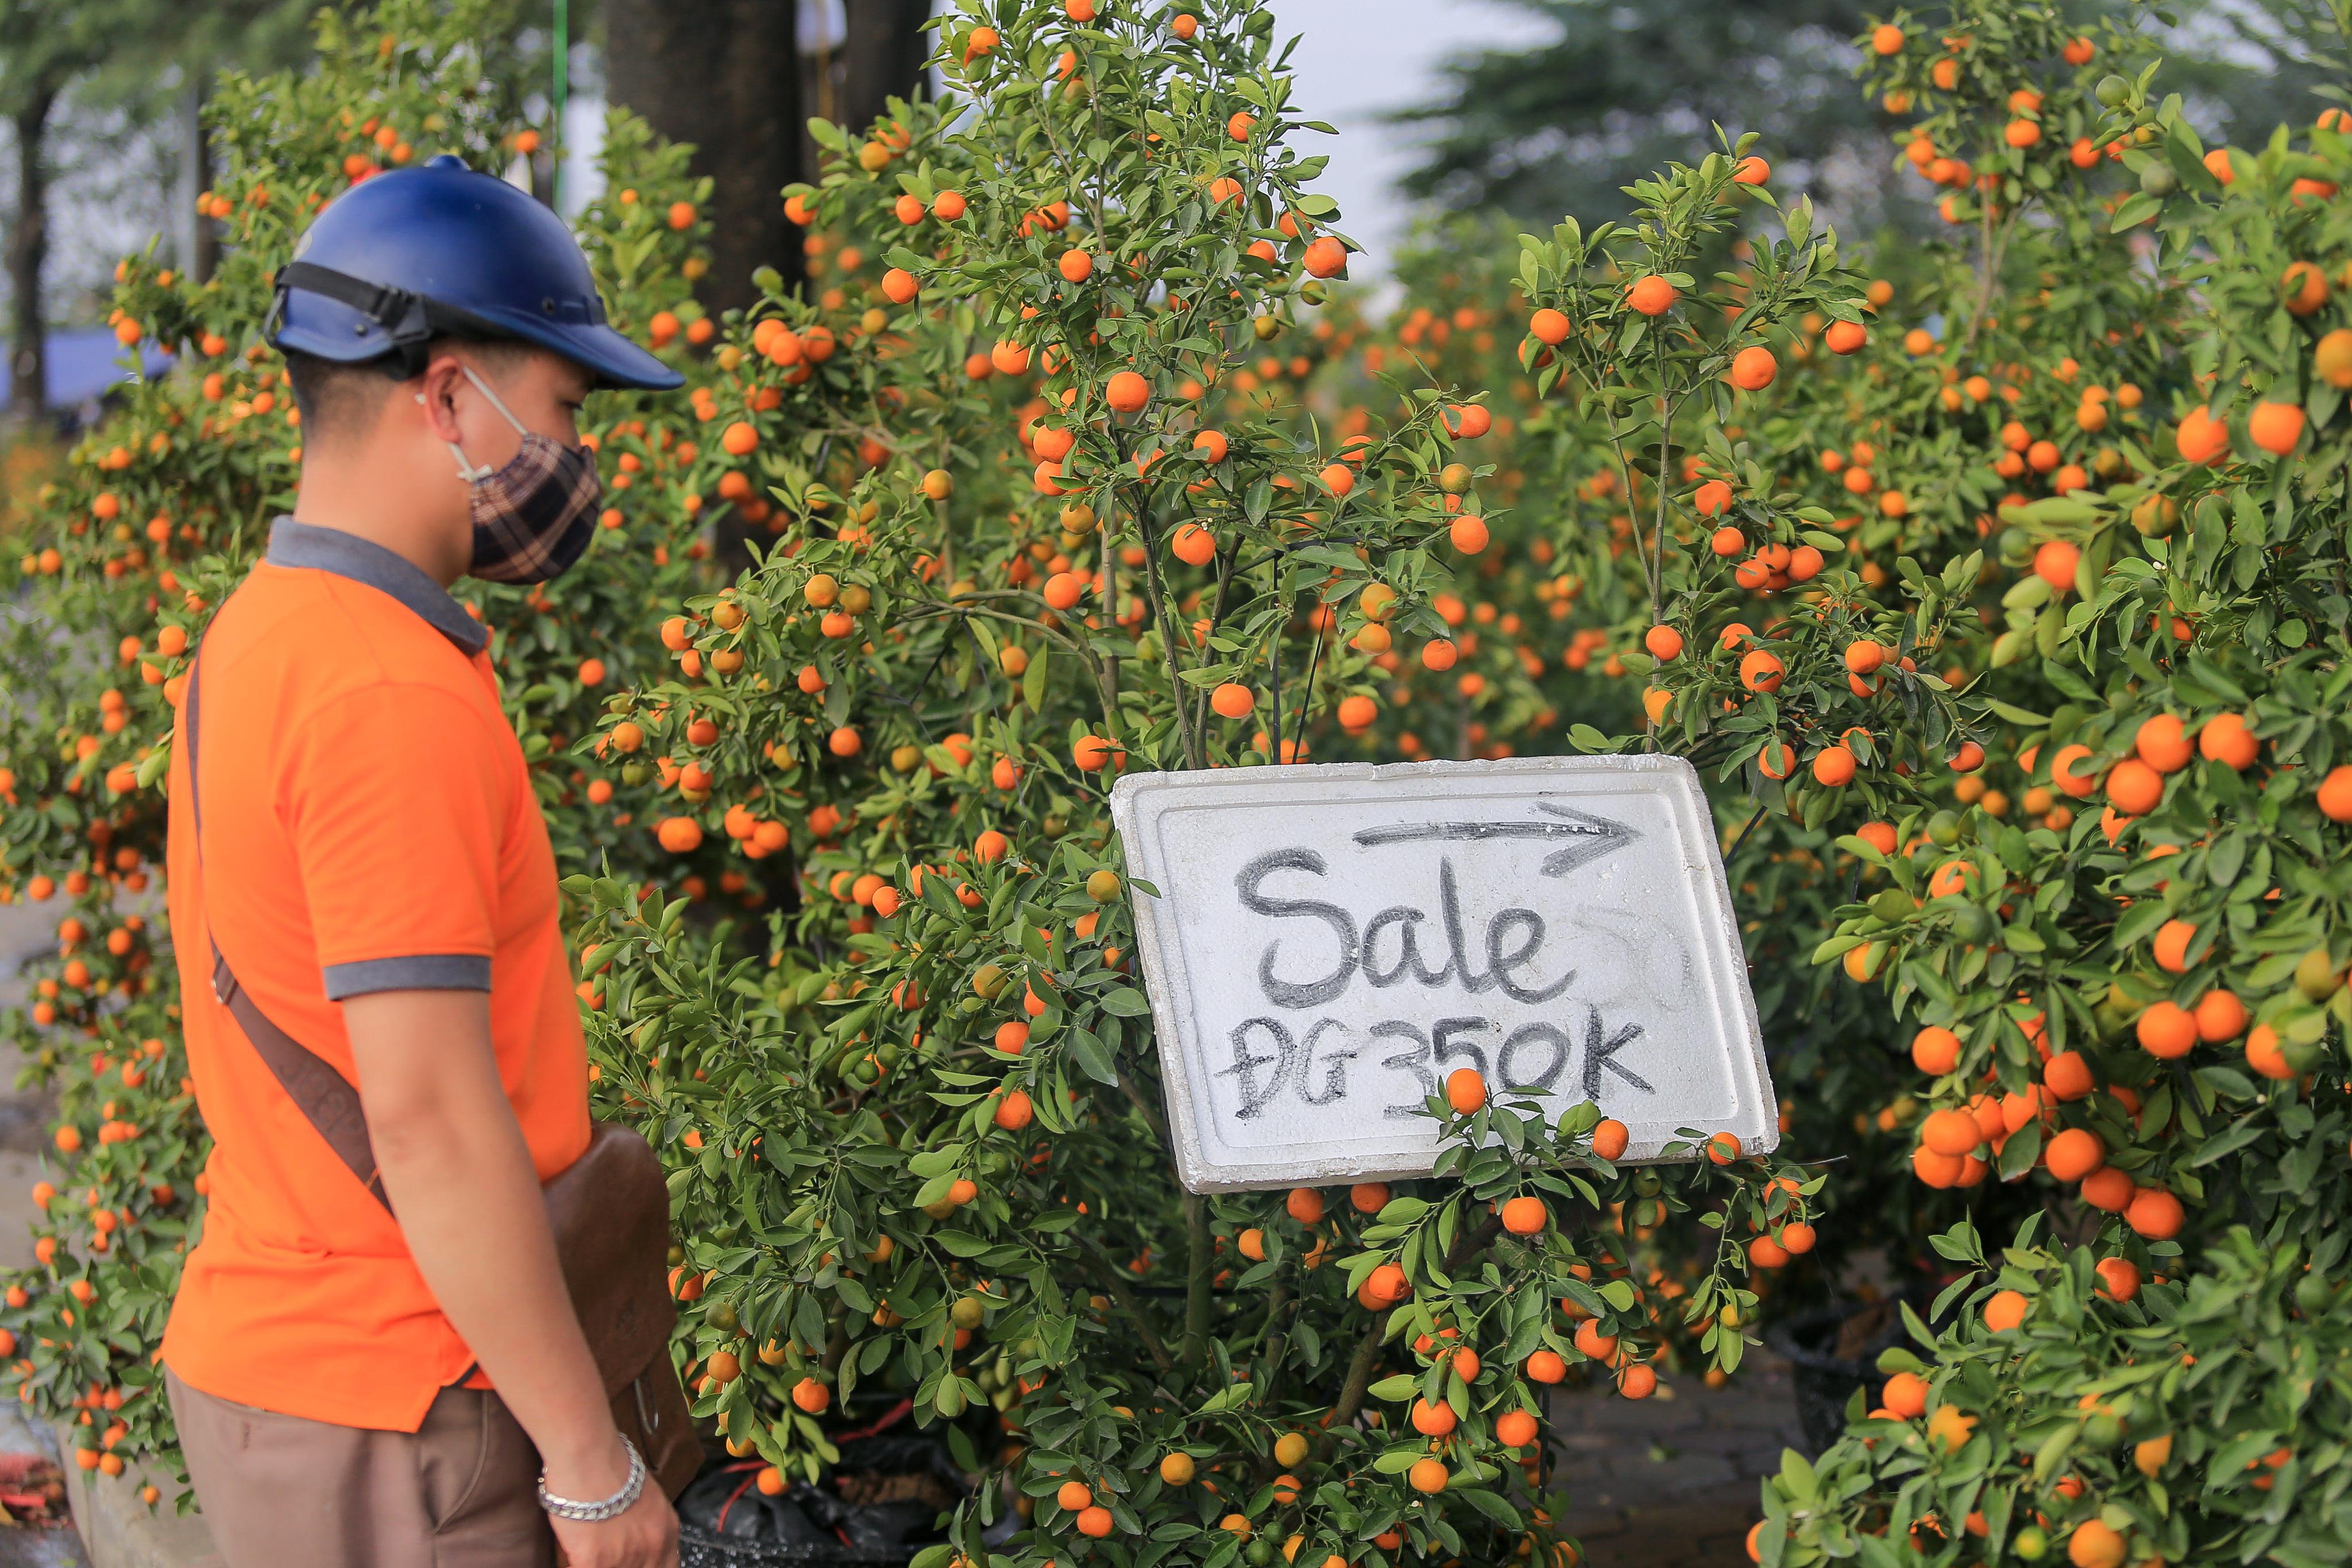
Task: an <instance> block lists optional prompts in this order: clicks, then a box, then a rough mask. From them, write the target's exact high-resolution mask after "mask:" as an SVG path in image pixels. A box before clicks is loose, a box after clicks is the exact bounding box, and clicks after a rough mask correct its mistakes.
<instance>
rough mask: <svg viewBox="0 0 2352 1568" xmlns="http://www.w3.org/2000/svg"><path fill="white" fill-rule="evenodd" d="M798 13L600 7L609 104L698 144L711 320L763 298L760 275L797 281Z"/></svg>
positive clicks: (631, 3)
mask: <svg viewBox="0 0 2352 1568" xmlns="http://www.w3.org/2000/svg"><path fill="white" fill-rule="evenodd" d="M798 10H799V7H798V6H797V5H793V4H792V3H791V0H605V5H604V32H605V45H604V59H605V72H606V76H607V78H608V80H609V82H610V87H609V96H610V98H611V100H612V101H613V102H614V103H617V104H622V105H625V106H626V107H627V108H630V109H633V110H635V111H636V112H637V113H639V114H641V115H643V116H645V118H646V121H647V122H648V123H650V124H651V125H652V126H653V128H654V129H655V130H656V131H658V132H661V133H662V134H663V135H664V136H667V137H668V138H669V139H670V140H672V141H674V142H692V143H693V144H694V147H695V153H694V159H693V167H694V172H695V173H697V174H707V175H709V177H710V179H711V182H712V189H711V194H710V202H709V213H708V215H707V216H709V219H710V222H711V236H710V271H709V274H708V275H706V276H705V277H704V279H703V280H702V283H701V285H700V287H699V289H698V293H699V294H700V296H701V299H702V302H703V304H704V305H705V306H706V307H707V308H709V310H713V311H719V310H729V309H731V308H735V307H740V306H746V305H749V304H751V302H752V300H754V299H756V298H757V297H758V290H756V289H753V288H752V286H751V273H752V270H753V269H754V268H760V267H773V268H775V269H776V270H777V271H779V272H781V273H782V274H783V278H784V285H785V287H786V288H791V287H792V286H793V285H794V284H796V283H798V282H799V281H800V280H801V277H802V272H801V247H800V238H801V237H800V231H799V230H798V229H797V228H795V227H794V226H793V225H792V224H791V223H790V222H788V221H787V220H786V219H785V217H784V202H783V187H784V186H786V185H788V184H792V183H793V181H795V180H798V179H801V178H802V177H803V169H802V163H801V143H802V141H803V131H802V119H803V116H802V113H801V101H800V99H801V94H800V54H799V49H798V45H797V40H796V36H795V32H794V25H795V22H796V20H797V15H796V14H797V12H798Z"/></svg>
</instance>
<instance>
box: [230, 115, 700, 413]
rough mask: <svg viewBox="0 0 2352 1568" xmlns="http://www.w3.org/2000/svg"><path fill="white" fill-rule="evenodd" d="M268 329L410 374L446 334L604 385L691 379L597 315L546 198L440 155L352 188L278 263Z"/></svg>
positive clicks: (286, 340)
mask: <svg viewBox="0 0 2352 1568" xmlns="http://www.w3.org/2000/svg"><path fill="white" fill-rule="evenodd" d="M275 281H276V290H277V292H276V297H275V298H274V299H273V300H272V301H271V304H270V310H269V320H268V323H267V325H266V326H265V328H264V335H265V336H266V337H267V338H268V340H269V342H271V343H272V344H274V345H276V346H277V347H278V348H281V349H295V350H299V351H300V352H301V353H307V354H312V355H315V356H317V357H318V358H320V359H324V360H332V361H335V362H337V363H343V364H358V363H366V362H369V361H373V360H381V361H383V366H384V369H385V371H386V372H387V373H388V374H393V375H394V376H397V377H398V378H399V379H401V380H406V379H407V378H409V377H410V376H414V375H417V374H422V373H423V371H424V369H425V343H426V342H428V341H429V340H430V339H432V338H433V337H435V336H436V335H438V334H441V333H444V332H457V333H460V334H464V335H470V336H477V337H490V338H509V339H513V340H516V341H518V342H525V343H530V344H534V345H536V346H538V347H540V348H543V349H547V350H550V351H551V352H552V353H559V354H562V356H563V357H564V358H566V359H568V360H571V361H572V362H573V363H576V364H578V365H580V366H581V367H582V368H583V369H585V370H587V371H589V372H590V373H591V374H593V375H594V376H595V378H596V383H597V384H598V385H601V386H635V387H646V388H651V389H654V390H656V391H667V390H669V389H671V388H673V387H677V386H682V385H684V384H685V383H686V378H685V377H684V376H682V375H680V374H678V373H677V372H676V371H674V370H672V369H670V368H669V366H667V365H666V364H664V363H662V362H661V361H659V360H657V359H656V358H655V357H654V356H653V355H652V354H650V353H646V351H645V350H644V349H642V348H639V347H638V346H637V345H636V344H635V343H634V342H630V341H629V340H628V339H627V338H625V337H624V336H623V335H622V334H621V333H619V332H617V331H614V330H613V329H612V328H611V327H609V326H607V325H606V324H605V322H604V300H602V299H600V298H598V297H597V293H596V281H595V279H594V278H593V277H592V276H591V275H590V273H589V270H588V258H586V257H585V256H583V255H582V254H581V253H580V244H579V242H578V241H577V240H575V239H573V238H572V231H571V229H569V228H567V227H566V226H564V222H563V220H562V218H560V217H558V216H556V215H555V214H554V213H553V212H551V210H549V209H548V208H547V207H545V206H542V205H540V203H538V202H537V201H534V200H533V199H531V197H530V196H529V195H526V194H525V193H523V192H521V191H519V190H517V189H516V188H515V187H514V186H512V185H509V184H507V183H506V182H505V181H504V180H501V179H498V178H496V177H495V176H493V175H489V174H480V173H478V172H477V171H475V170H472V169H469V168H467V166H466V164H465V162H464V161H463V160H462V159H459V158H456V157H453V156H450V155H449V154H447V153H444V154H443V155H441V156H440V157H437V158H434V159H431V160H429V161H427V162H426V163H425V164H424V165H423V166H421V167H418V168H414V169H394V170H393V171H391V172H390V173H388V174H378V175H376V176H374V177H373V178H372V179H369V180H366V181H364V182H362V184H357V185H354V186H352V188H351V189H350V190H348V191H345V192H344V193H343V194H342V195H340V196H337V197H336V198H335V199H334V200H333V201H331V202H329V203H328V204H327V205H326V206H325V207H324V208H323V209H321V210H320V213H319V216H317V217H316V218H314V219H312V220H311V223H310V227H309V228H308V229H306V230H304V231H303V234H302V237H301V238H300V239H299V240H298V241H296V242H295V246H294V259H293V260H291V261H289V262H288V263H287V264H286V265H285V266H284V267H282V268H279V269H278V276H277V279H276V280H275Z"/></svg>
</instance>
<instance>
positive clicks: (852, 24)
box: [841, 0, 931, 136]
mask: <svg viewBox="0 0 2352 1568" xmlns="http://www.w3.org/2000/svg"><path fill="white" fill-rule="evenodd" d="M930 15H931V4H930V0H848V4H847V12H846V20H847V24H848V30H847V34H846V36H845V37H844V38H843V39H842V44H841V54H842V63H843V65H844V66H845V71H844V80H843V83H842V89H841V122H842V123H843V124H844V125H845V126H847V127H848V128H849V130H850V132H851V133H852V134H854V135H858V136H863V135H864V134H865V133H866V130H867V128H868V127H870V126H871V125H872V124H873V123H874V121H876V120H877V119H878V118H880V117H881V116H882V115H883V114H884V113H885V112H887V105H888V103H889V100H891V99H892V98H893V97H897V98H913V97H914V96H915V95H916V93H917V91H918V90H919V89H920V88H921V87H922V85H923V77H924V71H923V59H924V57H925V56H927V55H929V53H930V44H931V35H930V34H929V33H926V32H924V31H922V26H923V24H924V23H925V22H926V21H928V20H929V18H930Z"/></svg>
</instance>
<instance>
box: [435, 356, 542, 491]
mask: <svg viewBox="0 0 2352 1568" xmlns="http://www.w3.org/2000/svg"><path fill="white" fill-rule="evenodd" d="M459 368H460V369H462V370H463V371H465V373H466V379H467V381H470V382H472V383H473V384H475V385H476V386H478V387H479V388H481V392H482V395H483V396H484V397H487V398H488V399H489V400H490V406H491V407H493V408H495V409H497V410H498V411H499V413H500V414H503V415H505V416H506V419H507V423H508V424H509V425H511V426H514V427H515V429H516V430H517V431H519V432H520V433H521V434H522V435H525V436H528V435H530V426H528V425H525V424H524V423H523V422H522V421H521V420H520V419H518V418H516V417H515V416H514V410H513V409H511V408H509V407H508V406H507V405H506V401H505V399H503V398H501V397H500V396H499V395H498V394H497V393H495V392H492V391H491V390H490V384H489V383H488V382H487V381H484V380H483V379H482V378H481V377H480V376H478V375H476V374H474V367H473V366H472V365H462V366H460V367H459ZM416 401H417V402H418V403H420V404H421V403H423V402H424V401H425V395H424V394H423V393H421V392H420V393H418V394H417V395H416ZM441 444H442V445H443V446H445V447H448V448H449V455H450V456H451V457H453V458H457V477H458V478H459V479H463V480H464V481H465V482H466V483H467V484H469V485H475V484H479V483H481V482H482V481H483V480H484V479H488V478H489V477H490V476H491V475H492V474H495V473H497V472H498V470H497V469H496V468H492V467H490V466H489V465H488V463H473V462H469V461H468V460H467V457H466V449H465V448H464V447H460V446H459V445H457V442H455V441H444V442H442V443H441Z"/></svg>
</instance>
